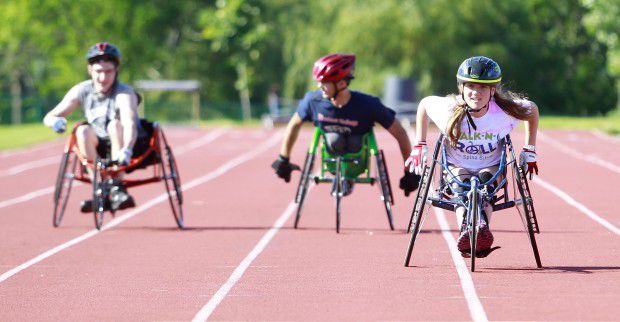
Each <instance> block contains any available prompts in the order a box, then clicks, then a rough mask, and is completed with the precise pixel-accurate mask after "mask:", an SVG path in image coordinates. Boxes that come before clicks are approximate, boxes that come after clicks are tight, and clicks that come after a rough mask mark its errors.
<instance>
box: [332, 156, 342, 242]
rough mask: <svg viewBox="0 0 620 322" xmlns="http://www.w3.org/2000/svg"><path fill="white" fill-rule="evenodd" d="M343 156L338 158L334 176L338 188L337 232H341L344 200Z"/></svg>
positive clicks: (335, 190) (336, 191)
mask: <svg viewBox="0 0 620 322" xmlns="http://www.w3.org/2000/svg"><path fill="white" fill-rule="evenodd" d="M341 167H342V158H340V157H338V159H337V160H336V174H335V176H334V184H335V187H336V189H334V192H335V193H336V233H338V234H339V233H340V203H341V201H342V180H343V178H342V168H341Z"/></svg>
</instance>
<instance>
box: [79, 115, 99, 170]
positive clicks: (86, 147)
mask: <svg viewBox="0 0 620 322" xmlns="http://www.w3.org/2000/svg"><path fill="white" fill-rule="evenodd" d="M75 139H76V141H77V146H78V149H79V150H80V153H81V154H82V156H84V157H85V158H86V159H87V160H89V161H91V162H93V161H95V159H96V158H97V145H98V144H99V139H98V138H97V135H96V134H95V131H94V130H93V129H92V128H91V127H90V125H88V124H83V125H80V126H78V128H77V129H76V131H75ZM86 169H87V170H88V175H89V176H90V178H91V179H92V178H93V173H92V172H93V171H92V169H90V167H86Z"/></svg>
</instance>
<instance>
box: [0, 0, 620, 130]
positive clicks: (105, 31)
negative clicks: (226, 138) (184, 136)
mask: <svg viewBox="0 0 620 322" xmlns="http://www.w3.org/2000/svg"><path fill="white" fill-rule="evenodd" d="M618 16H620V3H619V2H618V1H617V0H569V1H546V0H502V1H492V0H460V1H454V0H415V1H414V0H383V1H370V0H349V1H333V0H314V1H298V0H184V1H167V0H131V1H127V0H108V1H95V0H4V1H1V2H0V21H2V27H1V28H0V97H1V99H0V122H6V121H7V120H8V116H9V115H10V112H9V110H10V104H11V95H13V96H15V95H21V97H22V100H23V104H24V110H25V111H26V113H27V114H28V116H27V119H29V120H31V119H37V118H40V117H41V116H42V113H44V112H45V111H46V110H49V109H51V108H52V107H53V106H54V105H55V104H56V103H57V102H58V101H59V100H60V99H61V98H62V96H63V95H64V94H65V93H66V91H67V90H68V89H69V88H70V87H71V86H72V85H74V84H75V83H77V82H79V81H81V80H83V79H85V78H87V77H88V76H87V75H86V68H85V67H86V64H85V61H84V55H85V52H86V50H87V48H88V47H89V46H90V45H92V44H94V43H95V42H98V41H109V42H112V43H114V44H116V45H118V46H119V47H120V49H121V52H122V55H123V58H122V66H121V74H120V78H121V81H123V82H126V83H130V84H131V83H132V82H133V81H135V80H138V79H197V80H200V81H201V83H202V89H201V96H202V102H203V103H204V106H203V108H204V109H213V112H212V113H209V112H208V111H206V112H205V115H210V114H220V115H222V116H226V117H228V116H231V117H237V116H232V115H239V114H240V112H239V111H238V107H229V108H230V109H231V111H228V110H227V109H225V108H218V107H217V106H219V105H218V103H217V102H231V101H237V100H239V99H238V97H239V92H240V91H242V90H243V91H246V93H247V95H249V97H250V99H251V100H252V101H253V103H254V104H253V105H256V104H257V103H258V104H259V105H260V104H262V103H264V102H265V98H266V94H267V92H268V90H269V88H270V87H271V86H272V85H273V84H278V85H280V87H281V88H282V90H283V94H284V96H285V97H287V98H290V99H295V98H299V97H301V96H302V95H303V93H304V92H305V91H307V90H309V89H313V88H316V87H315V84H314V82H313V81H312V79H311V77H310V75H311V73H310V71H311V68H312V64H313V62H314V61H315V60H316V59H317V58H319V57H320V56H323V55H325V54H327V53H330V52H336V51H341V52H351V53H355V54H357V56H358V64H357V66H356V79H355V80H354V81H353V83H352V85H351V87H352V88H353V89H357V90H362V91H366V92H369V93H371V94H374V95H378V96H381V95H382V90H383V81H384V79H385V77H386V76H388V75H393V74H395V75H398V76H401V77H412V78H415V79H416V80H417V84H418V92H419V93H420V95H430V94H436V95H445V94H447V93H451V92H455V91H456V86H455V78H454V74H455V70H456V68H457V66H458V65H459V63H460V62H461V61H462V60H463V59H465V58H467V57H469V56H473V55H487V56H490V57H492V58H494V59H496V60H497V61H498V62H499V63H500V65H501V66H502V68H503V72H504V79H505V80H506V81H507V85H508V86H509V87H510V88H511V89H513V90H515V91H522V92H525V93H527V94H528V95H529V96H530V97H531V98H532V100H534V101H535V102H537V103H538V105H539V106H540V108H541V111H542V112H543V113H556V114H557V113H569V114H578V115H601V114H604V113H606V112H608V111H610V110H612V109H613V108H614V107H615V106H616V105H617V102H618V93H619V92H620V45H619V40H618V35H619V34H620V20H619V19H618ZM16 83H17V84H18V86H17V89H20V90H21V93H19V91H16V87H15V86H11V85H15V84H16ZM149 95H150V94H149ZM160 98H162V99H164V98H167V97H166V96H165V95H164V96H161V97H160ZM155 103H156V104H160V103H159V101H157V102H155ZM162 104H163V103H162ZM169 104H174V100H171V101H170V103H169ZM220 105H221V104H220ZM234 109H237V110H234ZM164 110H165V109H164ZM168 110H174V109H168ZM166 113H168V112H164V113H163V114H162V117H166V118H168V117H173V116H174V115H168V114H166Z"/></svg>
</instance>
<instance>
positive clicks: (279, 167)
mask: <svg viewBox="0 0 620 322" xmlns="http://www.w3.org/2000/svg"><path fill="white" fill-rule="evenodd" d="M271 167H272V168H273V169H274V170H276V174H277V175H278V177H280V178H282V179H284V181H285V182H290V181H291V172H293V170H300V169H299V166H297V165H296V164H292V163H290V162H289V158H287V157H283V156H281V155H280V156H278V159H277V160H276V161H274V162H273V163H272V164H271Z"/></svg>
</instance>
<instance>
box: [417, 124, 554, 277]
mask: <svg viewBox="0 0 620 322" xmlns="http://www.w3.org/2000/svg"><path fill="white" fill-rule="evenodd" d="M443 141H444V135H443V134H441V135H440V136H439V138H438V139H437V143H436V144H435V149H434V152H433V158H432V161H431V163H430V165H428V164H426V165H424V168H423V172H422V173H423V174H422V178H421V179H420V180H421V182H420V187H419V189H418V193H417V195H416V199H415V202H414V207H413V210H412V213H411V218H410V220H409V227H408V229H407V231H408V232H409V231H411V239H410V241H409V245H408V248H407V255H406V258H405V266H406V267H407V266H409V264H410V262H411V256H412V252H413V247H414V244H415V241H416V238H417V236H418V234H419V233H420V229H421V226H422V222H423V220H422V219H423V216H424V208H425V205H426V204H429V205H431V206H435V207H439V208H442V209H446V210H450V211H455V210H456V208H457V207H465V209H466V214H465V216H464V224H465V225H464V226H465V229H467V230H468V231H469V238H470V247H471V256H470V258H471V266H470V269H471V271H472V272H473V271H474V270H475V261H476V241H477V234H478V226H479V223H480V215H481V214H482V209H483V208H484V206H485V204H488V203H490V204H491V205H492V206H493V211H499V210H503V209H508V208H512V207H515V208H516V209H517V211H518V213H519V214H520V216H521V218H522V220H524V224H525V226H526V231H527V233H528V236H529V239H530V244H531V245H532V250H533V252H534V258H535V260H536V266H537V267H538V268H542V264H541V261H540V255H539V252H538V246H537V245H536V238H535V235H534V234H535V233H540V229H539V226H538V220H537V218H536V212H535V211H534V203H533V200H532V197H531V194H530V189H529V185H528V184H527V179H526V177H525V172H524V169H523V168H521V167H520V166H519V165H518V162H516V158H515V153H514V149H513V146H512V141H511V139H510V135H507V136H506V137H505V138H504V139H503V140H502V141H501V143H500V146H501V147H502V155H501V158H500V164H499V168H498V170H497V172H496V173H495V174H494V175H493V177H492V178H491V179H489V180H488V181H487V182H480V181H479V179H478V177H477V176H472V177H471V181H470V183H469V184H467V183H464V182H462V181H460V180H459V179H458V178H456V176H454V174H453V173H452V172H451V171H449V169H448V163H447V158H446V150H445V146H443ZM440 150H441V160H438V156H439V153H440ZM437 164H440V166H441V168H440V169H441V171H440V172H441V173H440V174H439V180H438V181H439V183H438V184H437V187H434V189H433V191H432V192H433V193H432V195H431V196H429V195H428V194H429V190H430V186H431V185H433V181H432V180H433V174H434V173H435V172H436V171H435V166H436V165H437ZM509 167H511V168H512V181H513V184H514V185H515V186H516V187H517V189H518V196H519V197H520V198H517V192H516V191H514V187H513V196H512V199H511V198H509V189H508V185H507V183H508V173H507V172H508V171H507V169H508V168H509ZM443 173H446V174H445V175H443ZM446 175H447V176H449V177H450V180H449V181H450V182H455V183H456V184H458V185H459V186H461V187H463V188H465V189H467V190H466V191H465V192H462V193H457V197H461V198H453V199H452V200H450V199H448V198H446V194H447V190H448V188H449V184H448V183H446V180H445V176H446ZM500 176H501V177H502V178H501V180H500V182H499V184H498V185H497V187H495V189H494V190H493V191H487V188H486V187H487V185H489V184H491V183H494V182H495V181H496V180H497V179H498V178H499V177H500ZM500 191H503V196H500V197H498V196H497V195H498V194H499V192H500ZM465 196H466V197H467V202H463V201H462V200H461V199H462V197H465ZM520 208H521V209H520ZM521 210H522V211H523V213H521ZM412 225H413V227H412ZM462 226H463V225H462Z"/></svg>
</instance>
